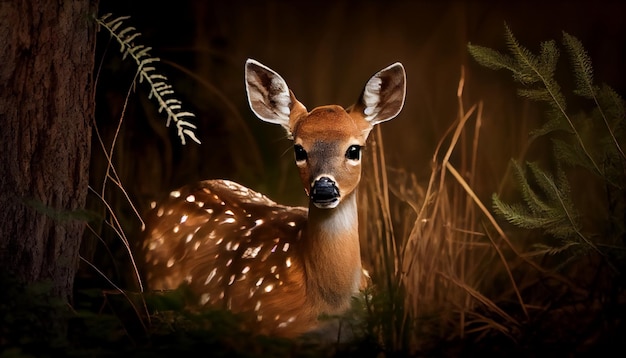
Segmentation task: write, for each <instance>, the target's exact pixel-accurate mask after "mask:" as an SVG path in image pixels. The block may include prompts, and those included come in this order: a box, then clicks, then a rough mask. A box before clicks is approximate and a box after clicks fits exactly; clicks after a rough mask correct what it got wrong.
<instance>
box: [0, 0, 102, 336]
mask: <svg viewBox="0 0 626 358" xmlns="http://www.w3.org/2000/svg"><path fill="white" fill-rule="evenodd" d="M96 10H97V1H90V0H52V1H50V0H33V1H24V0H9V1H6V0H2V1H0V63H1V64H2V65H1V66H0V273H2V274H3V275H6V274H8V275H11V276H13V277H15V278H16V279H17V280H18V282H21V283H23V284H30V283H34V282H41V281H48V282H50V283H51V284H52V296H53V297H55V298H60V299H62V300H63V301H65V302H71V297H72V286H73V280H74V276H75V273H76V270H77V267H78V250H79V246H80V240H81V236H82V234H83V231H84V227H85V221H84V219H82V218H81V216H80V215H77V211H78V212H80V209H82V208H84V205H85V198H86V195H87V189H88V178H89V170H88V168H89V165H88V164H89V158H90V151H91V148H90V138H91V125H92V120H93V116H94V105H95V102H94V79H93V77H92V76H93V69H94V53H95V52H94V51H95V34H96V24H95V21H94V20H93V18H92V17H93V16H94V15H95V14H96ZM57 323H58V322H57ZM51 324H55V323H53V322H51Z"/></svg>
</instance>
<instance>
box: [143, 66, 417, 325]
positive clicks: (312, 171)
mask: <svg viewBox="0 0 626 358" xmlns="http://www.w3.org/2000/svg"><path fill="white" fill-rule="evenodd" d="M245 69H246V71H245V83H246V91H247V94H248V101H249V104H250V107H251V108H252V111H253V112H254V113H255V114H256V115H257V116H258V117H259V118H260V119H261V120H263V121H266V122H270V123H275V124H280V125H281V126H283V127H284V129H285V130H286V131H287V135H288V136H289V138H290V139H292V140H293V143H294V146H293V148H294V154H295V162H296V166H297V167H298V170H299V172H300V179H301V180H302V184H303V186H304V191H305V192H306V194H307V196H308V197H309V207H308V209H307V208H303V207H289V206H283V205H279V204H276V203H275V202H273V201H272V200H270V199H268V198H267V197H265V196H264V195H262V194H259V193H257V192H255V191H252V190H250V189H248V188H246V187H244V186H241V185H239V184H236V183H234V182H231V181H228V180H207V181H202V182H199V183H196V184H192V185H188V186H185V187H182V188H180V189H177V190H174V191H172V192H171V193H169V196H168V197H167V198H166V199H165V200H163V201H161V202H159V203H156V202H153V203H152V205H151V207H152V209H151V210H150V212H149V213H148V215H147V217H146V220H145V229H144V233H145V237H144V239H145V240H144V242H143V249H144V253H145V267H144V269H145V275H146V280H147V284H148V287H149V288H150V289H152V290H166V289H175V288H177V287H178V286H179V285H181V284H183V283H185V284H187V285H188V286H189V287H190V289H191V291H192V292H193V293H195V294H197V297H198V305H199V306H205V305H211V306H213V307H215V306H218V307H224V308H227V309H230V310H232V311H234V312H240V313H247V314H250V316H251V317H252V318H253V319H254V320H256V321H257V324H258V327H259V331H260V332H261V333H264V334H272V335H278V336H285V337H295V336H298V335H300V334H302V333H304V332H308V331H312V330H315V329H318V328H319V327H320V326H321V322H320V321H318V317H319V316H320V315H321V314H329V315H334V314H339V313H342V312H343V311H345V310H346V309H347V308H348V307H349V306H350V301H351V297H352V295H353V294H355V293H357V292H358V290H359V287H360V283H361V273H362V271H361V257H360V248H359V235H358V221H357V218H358V213H357V198H356V188H357V186H358V184H359V180H360V178H361V150H362V148H363V146H364V145H365V142H366V139H367V137H368V135H369V133H370V131H371V130H372V128H373V126H374V125H376V124H378V123H381V122H384V121H387V120H390V119H392V118H394V117H395V116H397V115H398V113H399V112H400V110H401V109H402V106H403V105H404V98H405V92H406V84H405V82H406V79H405V72H404V67H403V66H402V64H400V63H395V64H393V65H391V66H389V67H387V68H385V69H383V70H381V71H379V72H378V73H376V74H375V75H374V76H373V77H372V78H370V80H369V81H368V82H367V83H366V85H365V88H364V89H363V91H362V92H361V95H360V96H359V98H358V101H357V102H356V103H355V104H354V105H352V106H351V107H349V108H347V109H344V108H342V107H340V106H337V105H329V106H322V107H317V108H315V109H313V110H312V111H310V112H308V111H307V109H306V108H305V107H304V105H303V104H302V103H300V102H299V101H298V100H297V99H296V97H295V96H294V94H293V92H291V91H290V90H289V87H287V83H286V82H285V80H283V78H282V77H281V76H280V75H278V74H277V73H276V72H274V71H273V70H271V69H270V68H268V67H266V66H264V65H262V64H261V63H259V62H257V61H255V60H252V59H248V60H247V62H246V66H245Z"/></svg>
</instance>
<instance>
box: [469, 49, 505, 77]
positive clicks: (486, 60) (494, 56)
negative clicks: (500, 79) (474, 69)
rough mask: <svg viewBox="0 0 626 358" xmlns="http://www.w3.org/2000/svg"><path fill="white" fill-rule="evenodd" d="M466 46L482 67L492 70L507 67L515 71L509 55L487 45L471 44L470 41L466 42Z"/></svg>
mask: <svg viewBox="0 0 626 358" xmlns="http://www.w3.org/2000/svg"><path fill="white" fill-rule="evenodd" d="M467 48H468V51H469V53H470V54H471V55H472V56H473V57H474V59H475V60H476V62H478V63H479V64H481V65H482V66H484V67H487V68H490V69H492V70H501V69H507V70H509V71H512V72H515V71H516V67H515V63H514V61H513V59H512V58H511V57H510V56H507V55H504V54H502V53H500V52H498V51H495V50H492V49H490V48H488V47H483V46H477V45H472V44H471V43H470V44H468V46H467Z"/></svg>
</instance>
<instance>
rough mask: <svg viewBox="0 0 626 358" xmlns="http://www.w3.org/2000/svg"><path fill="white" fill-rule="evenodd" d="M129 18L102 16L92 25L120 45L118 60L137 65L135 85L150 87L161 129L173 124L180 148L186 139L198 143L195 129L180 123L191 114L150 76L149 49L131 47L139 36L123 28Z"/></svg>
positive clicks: (163, 82)
mask: <svg viewBox="0 0 626 358" xmlns="http://www.w3.org/2000/svg"><path fill="white" fill-rule="evenodd" d="M129 18H130V17H129V16H119V17H115V18H112V15H111V14H105V15H103V16H101V17H100V18H97V19H96V22H97V23H98V25H99V26H101V27H103V28H104V29H106V30H107V31H108V32H109V34H110V35H111V37H113V38H114V39H115V40H116V41H117V43H118V44H119V45H120V52H121V53H122V54H123V55H122V59H126V58H127V57H128V56H130V57H131V58H132V59H133V60H135V63H137V74H138V77H139V83H143V82H144V81H145V82H146V83H147V85H148V86H150V92H149V94H148V98H150V99H154V100H156V102H157V103H158V105H159V109H158V111H159V113H161V112H162V111H165V114H166V115H167V122H166V124H165V125H166V126H168V127H169V125H170V122H172V121H173V122H174V123H175V124H176V128H177V129H178V136H179V137H180V141H181V143H182V144H183V145H184V144H186V138H190V139H191V140H193V141H194V142H196V143H198V144H200V140H199V139H198V137H197V136H196V135H195V133H194V132H193V131H192V130H191V129H196V126H195V125H193V124H191V123H189V122H187V121H186V120H184V118H188V117H195V115H194V114H193V113H191V112H185V111H182V106H181V102H180V101H179V100H177V99H175V98H172V95H173V94H174V91H173V90H172V86H171V85H170V84H168V82H167V77H166V76H164V75H161V74H158V73H153V72H154V71H156V68H155V67H154V66H151V64H153V63H156V62H159V61H160V59H159V58H158V57H153V56H151V54H150V51H151V50H152V48H151V47H148V46H144V45H140V44H135V40H136V39H137V38H138V37H139V36H140V33H139V32H137V31H136V29H135V28H134V27H131V26H125V24H124V21H125V20H127V19H129ZM190 128H191V129H190Z"/></svg>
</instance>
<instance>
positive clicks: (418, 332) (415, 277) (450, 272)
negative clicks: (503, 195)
mask: <svg viewBox="0 0 626 358" xmlns="http://www.w3.org/2000/svg"><path fill="white" fill-rule="evenodd" d="M464 81H465V78H464V75H463V72H462V74H461V78H460V80H459V86H458V91H457V99H458V112H457V118H456V120H455V121H454V123H453V125H452V126H451V127H450V128H449V129H448V131H447V132H446V134H445V136H444V137H443V138H441V140H440V141H439V144H438V146H437V148H436V150H435V152H434V154H433V156H432V161H431V162H430V163H429V164H430V166H431V170H432V171H431V174H430V178H429V180H428V183H427V184H426V185H424V184H422V183H420V182H419V181H418V180H417V178H416V176H415V175H414V174H410V173H406V172H404V171H402V170H394V169H391V168H388V167H387V166H386V163H385V150H384V144H383V140H382V135H381V132H380V130H379V129H376V130H375V131H374V133H373V134H374V135H373V138H372V141H371V143H370V147H369V148H370V150H369V151H368V156H369V158H367V159H366V160H365V163H369V164H366V165H368V166H367V167H366V169H365V173H366V174H365V175H364V179H363V183H362V186H361V194H360V203H359V205H360V206H359V207H360V209H361V237H362V246H363V250H362V251H363V255H364V263H365V265H366V266H369V268H370V274H371V276H372V281H373V285H374V288H373V289H372V292H373V299H372V301H371V302H370V303H371V304H370V305H369V306H368V308H369V310H370V314H372V315H380V316H379V317H376V318H373V319H370V320H372V321H373V322H370V330H371V331H370V333H372V334H374V335H376V336H377V339H378V340H379V343H380V344H381V346H382V347H384V348H383V349H385V350H389V351H394V352H399V351H403V352H408V353H411V354H414V353H416V352H418V351H431V350H433V349H437V345H439V344H442V343H443V342H444V341H449V340H454V339H463V338H465V337H466V336H467V335H469V334H471V335H473V336H476V337H478V338H480V336H481V335H487V334H489V335H491V334H493V333H494V332H496V333H499V334H503V335H505V336H509V337H510V336H511V331H512V330H513V329H514V328H515V327H517V326H519V324H520V323H519V318H518V317H527V316H528V312H527V308H526V304H525V302H524V301H523V299H522V296H521V294H520V289H519V287H518V283H517V282H516V279H515V278H514V276H513V273H512V269H511V267H510V264H511V262H516V261H523V260H520V259H521V255H520V254H519V253H518V252H517V251H516V249H515V248H514V246H513V245H512V244H511V242H510V241H509V239H508V238H507V236H506V234H505V233H504V231H503V230H502V228H500V226H499V225H498V223H497V222H496V220H495V219H494V217H493V216H492V215H491V213H490V212H489V210H488V209H487V208H486V205H485V204H484V203H483V202H482V201H481V199H480V198H479V197H478V196H477V194H476V193H475V192H474V191H473V189H472V188H473V186H474V185H475V184H476V183H477V182H479V181H480V180H481V177H480V174H481V172H480V169H479V168H477V164H476V163H477V158H476V156H477V152H478V151H477V148H478V145H479V142H480V134H481V132H480V129H481V123H482V103H477V104H472V105H471V106H468V105H466V104H465V103H464V100H463V89H464ZM406 140H409V139H408V138H406ZM453 158H454V159H453ZM457 162H458V163H457ZM388 173H392V174H393V175H392V178H390V177H389V174H388ZM494 285H497V286H498V290H497V291H494V290H489V288H490V287H494ZM488 291H490V292H488ZM495 294H497V296H494V295H495ZM498 301H507V302H513V304H514V305H515V306H516V308H515V309H514V311H515V312H518V313H519V314H518V315H512V314H510V313H509V312H508V310H509V309H510V308H508V307H507V308H503V307H501V305H500V304H499V303H497V302H498Z"/></svg>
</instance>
